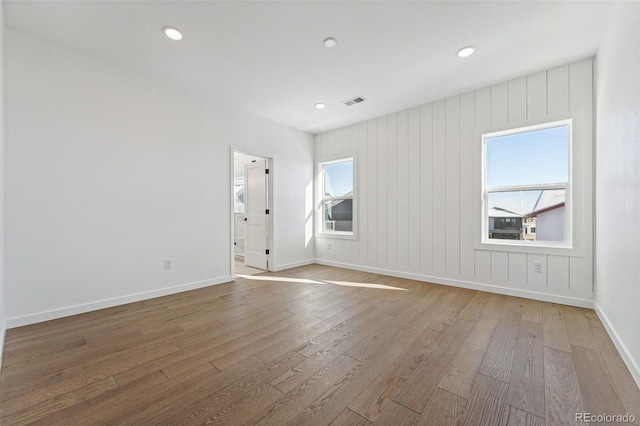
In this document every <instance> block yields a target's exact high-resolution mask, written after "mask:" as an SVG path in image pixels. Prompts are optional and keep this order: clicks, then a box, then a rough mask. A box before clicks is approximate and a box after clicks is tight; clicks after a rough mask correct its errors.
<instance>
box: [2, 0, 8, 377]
mask: <svg viewBox="0 0 640 426" xmlns="http://www.w3.org/2000/svg"><path fill="white" fill-rule="evenodd" d="M4 300H5V294H4V2H2V1H0V367H2V354H3V353H4V351H3V349H4V335H5V330H6V325H7V324H6V313H5V307H4V305H5V301H4Z"/></svg>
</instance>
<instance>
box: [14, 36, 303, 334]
mask: <svg viewBox="0 0 640 426" xmlns="http://www.w3.org/2000/svg"><path fill="white" fill-rule="evenodd" d="M6 71H7V85H6V134H5V137H6V158H7V168H6V225H7V226H6V299H7V306H6V316H7V318H8V323H9V326H11V327H12V326H18V325H22V324H27V323H31V322H37V321H42V320H47V319H50V318H56V317H60V316H64V315H69V314H74V313H77V312H84V311H87V310H92V309H97V308H101V307H104V306H112V305H116V304H120V303H125V302H128V301H131V300H138V299H142V298H148V297H153V296H157V295H161V294H165V293H172V292H176V291H179V290H181V289H189V288H195V287H199V286H204V285H209V284H213V283H218V282H224V281H229V280H230V279H231V277H230V268H231V262H230V260H231V233H230V227H231V182H230V179H231V174H232V171H231V161H230V153H231V148H230V146H231V147H232V148H234V149H238V150H242V151H245V152H248V153H252V154H256V155H261V156H265V157H271V158H273V159H274V175H273V179H274V205H273V212H274V235H275V236H274V241H273V247H274V251H273V255H272V259H271V261H272V263H273V264H274V265H275V267H276V268H285V267H287V266H293V265H296V264H300V263H308V262H312V261H313V258H314V247H313V242H312V241H309V240H308V239H307V236H306V235H305V232H304V229H305V222H306V217H307V215H308V213H307V210H308V206H307V205H306V200H305V197H304V194H305V190H306V188H307V185H308V184H310V182H311V181H312V178H313V139H312V137H311V136H310V135H308V134H305V133H303V132H300V131H297V130H294V129H291V128H289V127H285V126H282V125H280V124H277V123H274V122H271V121H268V120H265V119H262V118H258V117H256V116H253V115H249V114H247V113H243V112H240V111H235V110H231V109H229V108H226V107H224V106H221V105H219V104H216V103H213V102H207V101H205V100H199V99H195V98H193V97H189V96H187V95H184V94H182V93H181V92H179V91H177V90H176V91H174V90H173V89H171V88H168V87H166V86H165V85H163V84H160V83H157V82H154V81H151V80H149V79H148V78H146V77H144V76H141V75H138V74H135V73H132V72H129V71H128V70H125V69H122V68H119V67H116V66H112V65H110V64H107V63H104V62H101V61H98V60H95V59H93V58H91V57H88V56H86V55H83V54H80V53H78V52H75V51H72V50H69V49H66V48H64V47H61V46H59V45H55V44H51V43H49V42H46V41H42V40H40V39H36V38H33V37H31V36H28V35H25V34H22V33H18V32H15V31H12V30H9V29H7V31H6ZM281 206H282V208H280V207H281ZM285 206H286V208H285ZM166 258H171V259H173V263H174V269H173V270H170V271H165V270H164V265H163V260H164V259H166Z"/></svg>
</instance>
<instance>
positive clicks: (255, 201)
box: [244, 160, 268, 270]
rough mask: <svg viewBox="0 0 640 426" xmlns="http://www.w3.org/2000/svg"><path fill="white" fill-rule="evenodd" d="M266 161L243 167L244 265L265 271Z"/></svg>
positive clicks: (258, 161)
mask: <svg viewBox="0 0 640 426" xmlns="http://www.w3.org/2000/svg"><path fill="white" fill-rule="evenodd" d="M266 169H267V166H266V160H257V161H255V162H253V163H249V164H245V166H244V196H245V199H244V200H245V216H246V217H245V223H246V228H245V253H244V264H245V265H247V266H252V267H254V268H258V269H264V270H266V269H267V247H268V245H267V173H266Z"/></svg>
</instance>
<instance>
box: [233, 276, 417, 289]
mask: <svg viewBox="0 0 640 426" xmlns="http://www.w3.org/2000/svg"><path fill="white" fill-rule="evenodd" d="M236 275H237V276H238V277H240V278H245V279H247V280H256V281H279V282H285V283H300V284H321V285H339V286H343V287H361V288H374V289H378V290H402V291H407V290H408V289H407V288H402V287H393V286H390V285H385V284H374V283H354V282H350V281H329V280H327V281H323V280H310V279H307V278H289V277H274V276H262V275H260V276H254V275H241V274H236Z"/></svg>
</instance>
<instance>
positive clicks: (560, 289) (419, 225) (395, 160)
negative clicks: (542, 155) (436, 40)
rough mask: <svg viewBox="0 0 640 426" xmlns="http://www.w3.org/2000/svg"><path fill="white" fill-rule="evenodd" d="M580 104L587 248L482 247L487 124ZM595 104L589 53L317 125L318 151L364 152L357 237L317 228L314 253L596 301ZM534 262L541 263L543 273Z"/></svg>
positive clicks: (366, 266)
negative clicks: (477, 213)
mask: <svg viewBox="0 0 640 426" xmlns="http://www.w3.org/2000/svg"><path fill="white" fill-rule="evenodd" d="M354 108H357V106H356V107H354ZM572 110H576V111H577V110H582V111H585V110H586V111H588V113H587V114H584V115H585V116H586V120H588V121H589V122H588V123H587V125H585V126H584V128H586V129H587V130H586V131H585V133H584V137H582V138H581V140H574V146H575V144H582V146H581V147H580V148H581V149H580V150H581V151H582V154H581V156H580V159H579V161H581V163H582V164H580V167H579V168H580V170H581V173H580V175H579V176H575V177H574V179H577V180H578V181H579V182H577V186H578V187H580V188H581V191H582V195H581V197H582V198H583V200H582V203H581V206H576V207H578V208H580V209H582V210H583V211H581V212H580V214H582V215H583V216H582V220H583V223H582V225H583V227H584V228H585V229H583V230H580V232H583V234H581V235H582V237H583V238H584V242H583V251H582V253H581V254H580V255H579V256H568V255H558V254H553V255H551V254H544V253H543V254H540V253H535V254H534V253H524V252H522V251H513V252H508V251H491V250H479V249H475V248H474V237H473V232H474V209H475V208H476V204H475V201H474V200H475V198H474V195H475V194H474V192H475V191H476V190H475V186H474V179H475V177H474V170H475V162H476V161H477V158H474V148H475V147H474V144H478V143H480V139H479V137H478V136H477V135H478V129H486V128H487V127H489V126H501V125H504V127H505V128H508V127H509V124H510V123H518V125H521V124H522V123H527V122H528V121H532V122H533V121H537V122H539V121H540V120H541V119H544V118H545V117H546V116H554V115H557V114H558V113H563V112H568V111H572ZM592 111H593V61H592V59H586V60H582V61H579V62H576V63H572V64H569V65H565V66H561V67H557V68H554V69H550V70H546V71H542V72H539V73H536V74H532V75H528V76H525V77H522V78H518V79H514V80H511V81H508V82H505V83H502V84H496V85H493V86H491V87H486V88H483V89H480V90H476V91H473V92H469V93H465V94H462V95H459V96H453V97H450V98H447V99H444V100H440V101H437V102H433V103H429V104H425V105H421V106H418V107H415V108H411V109H408V110H404V111H400V112H397V113H394V114H390V115H387V116H384V117H379V118H377V119H373V120H370V121H367V122H363V123H358V124H354V125H352V126H349V127H345V128H341V129H336V130H332V131H329V132H326V133H322V134H319V135H316V138H315V156H316V161H323V160H324V159H327V158H335V157H336V156H340V155H345V156H347V155H354V156H355V157H356V171H355V173H356V203H357V224H356V227H357V238H356V239H355V240H348V239H335V238H332V239H328V238H324V237H322V236H317V238H316V259H317V262H318V263H323V264H329V265H334V266H341V267H346V268H351V269H358V270H366V271H371V272H377V273H383V274H388V275H394V276H402V277H407V278H413V279H418V280H423V281H432V282H437V283H442V284H452V285H459V286H463V287H468V288H477V289H484V290H488V291H494V292H500V293H504V294H511V295H520V296H524V297H532V298H536V299H540V300H548V301H557V302H562V303H568V304H574V305H578V306H587V307H590V306H592V301H593V271H592V229H591V227H592V223H593V222H592V212H591V208H590V207H591V205H592V195H591V194H592V192H591V191H592V190H591V187H592V182H591V179H592V178H591V176H592V173H591V171H592V164H591V163H592V137H593V136H592ZM476 139H477V140H476ZM575 160H576V159H575V158H574V162H575ZM575 183H576V180H574V184H575ZM583 206H587V208H586V209H583V208H582V207H583ZM534 262H542V263H543V265H544V272H543V273H542V274H540V273H535V272H534V271H533V263H534Z"/></svg>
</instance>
